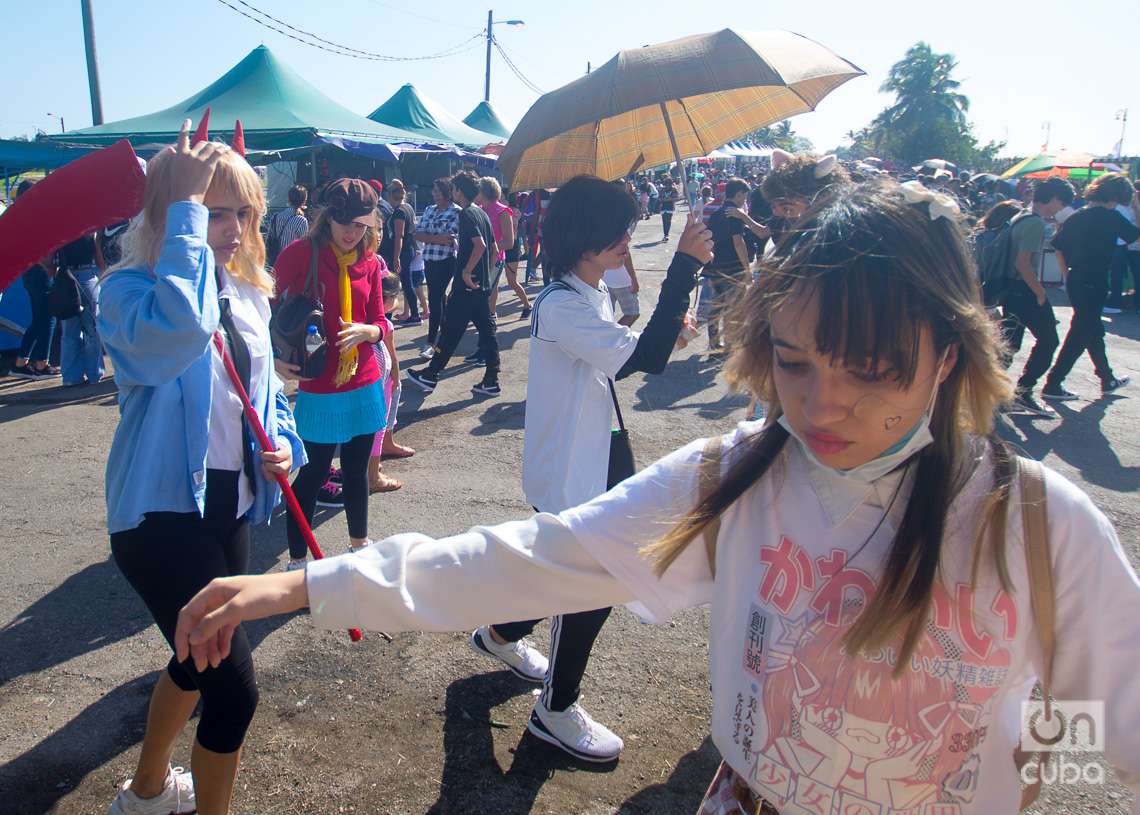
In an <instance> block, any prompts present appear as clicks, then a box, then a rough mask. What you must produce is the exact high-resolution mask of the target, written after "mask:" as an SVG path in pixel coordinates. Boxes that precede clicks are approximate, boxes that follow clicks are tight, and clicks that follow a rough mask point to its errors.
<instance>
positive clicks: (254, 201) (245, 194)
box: [107, 150, 273, 297]
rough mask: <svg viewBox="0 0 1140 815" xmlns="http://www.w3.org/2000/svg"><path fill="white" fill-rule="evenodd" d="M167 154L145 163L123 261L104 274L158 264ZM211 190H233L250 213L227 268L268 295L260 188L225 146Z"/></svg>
mask: <svg viewBox="0 0 1140 815" xmlns="http://www.w3.org/2000/svg"><path fill="white" fill-rule="evenodd" d="M172 156H173V153H172V152H170V151H169V150H163V151H161V152H159V153H158V154H156V155H155V156H154V158H152V159H151V160H150V161H149V162H147V165H146V192H145V194H144V196H143V209H142V215H141V216H140V217H138V218H136V219H135V220H134V221H133V222H132V223H131V226H130V228H129V229H128V230H127V232H126V234H125V235H124V236H123V259H122V260H121V261H120V262H119V263H118V264H116V265H115V266H113V267H111V268H110V269H109V270H108V271H107V274H111V273H113V272H115V271H117V270H118V269H139V268H145V269H153V268H154V266H155V264H156V263H158V256H159V253H160V252H161V251H162V242H163V240H164V239H165V237H166V211H167V210H168V209H169V208H170V205H171V204H173V203H175V200H176V199H175V198H174V187H173V184H172V178H171V162H170V158H171V157H172ZM216 189H222V190H226V191H227V192H231V193H233V194H234V196H235V197H236V198H238V199H239V200H241V201H242V202H244V203H245V204H246V205H247V206H249V207H250V208H251V209H252V210H253V213H254V215H253V217H252V218H251V219H250V221H249V224H248V225H247V226H246V228H245V231H244V232H243V233H242V236H241V245H240V246H239V247H238V250H237V253H236V254H234V257H233V260H231V261H230V263H229V265H228V266H227V271H228V272H229V274H230V275H232V276H233V277H234V278H236V279H237V280H240V281H242V282H244V283H248V284H249V285H251V286H253V287H254V288H255V289H257V290H258V291H259V292H261V293H262V294H264V295H266V296H269V297H272V296H273V277H272V276H271V275H270V274H269V273H268V272H267V271H266V270H265V241H264V240H262V237H261V219H262V218H263V217H265V193H264V192H263V191H262V189H261V179H260V178H258V177H257V173H255V172H254V171H253V168H252V167H250V166H249V163H248V162H247V161H246V160H245V159H244V158H242V157H241V156H240V155H238V154H237V153H235V152H233V151H232V150H230V151H226V152H225V153H223V154H222V157H221V160H219V161H218V163H217V165H216V167H215V169H214V178H213V180H212V181H211V182H210V190H216ZM207 194H208V193H207Z"/></svg>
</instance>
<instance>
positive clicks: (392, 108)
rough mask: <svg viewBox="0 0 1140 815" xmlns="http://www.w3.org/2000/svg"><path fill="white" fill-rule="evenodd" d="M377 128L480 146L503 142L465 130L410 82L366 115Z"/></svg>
mask: <svg viewBox="0 0 1140 815" xmlns="http://www.w3.org/2000/svg"><path fill="white" fill-rule="evenodd" d="M368 118H369V119H371V120H372V121H373V122H377V123H378V124H379V125H382V126H386V127H392V128H396V129H399V130H402V131H406V132H411V133H414V134H416V136H415V138H418V139H421V140H423V139H427V140H429V141H440V142H450V143H452V144H460V145H463V146H465V147H482V146H484V145H487V144H492V143H498V142H502V141H504V139H503V137H502V136H499V135H497V134H494V133H486V132H484V131H482V130H477V129H475V128H473V127H469V126H468V125H465V124H464V123H463V122H461V121H460V120H459V119H458V118H456V117H455V116H453V115H452V114H451V113H449V112H448V110H447V109H446V108H445V107H444V106H443V105H441V104H440V103H439V102H437V101H435V100H434V99H432V98H431V97H429V96H425V95H424V94H422V93H420V92H419V91H418V90H416V87H415V86H414V85H412V84H411V83H410V82H409V83H408V84H406V85H404V86H403V87H401V88H400V89H399V90H398V91H396V92H395V93H394V94H392V96H391V97H389V99H388V101H386V102H385V103H384V104H382V105H381V106H380V107H378V108H376V110H374V111H372V112H371V113H369V114H368Z"/></svg>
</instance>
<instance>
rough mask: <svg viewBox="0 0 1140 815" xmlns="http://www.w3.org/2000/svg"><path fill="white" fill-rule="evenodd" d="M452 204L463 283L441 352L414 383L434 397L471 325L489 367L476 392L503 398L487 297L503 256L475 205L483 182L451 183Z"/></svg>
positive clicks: (461, 178)
mask: <svg viewBox="0 0 1140 815" xmlns="http://www.w3.org/2000/svg"><path fill="white" fill-rule="evenodd" d="M451 185H452V190H451V196H452V200H453V201H455V203H456V204H457V205H458V206H459V247H458V253H459V256H458V259H457V266H458V268H459V277H458V278H457V279H456V281H455V284H454V285H453V286H452V287H451V296H450V297H449V298H448V300H447V309H446V310H445V312H444V317H443V328H442V329H441V330H440V340H439V350H438V351H437V352H436V354H435V355H434V356H433V357H432V360H431V362H430V363H428V365H427V367H426V368H420V369H419V370H416V369H409V370H408V379H410V380H411V381H412V382H413V383H414V384H415V385H416V386H417V387H419V388H420V389H421V390H423V391H426V392H427V393H431V392H432V391H433V390H435V386H436V383H437V382H438V381H439V374H440V371H442V370H443V369H444V368H446V367H447V363H448V361H449V360H450V359H451V355H452V354H454V353H455V347H456V346H457V345H459V340H460V339H461V338H462V337H463V332H464V331H466V330H467V325H468V324H469V323H475V329H476V330H477V331H478V332H479V353H480V354H481V355H482V357H483V359H484V360H485V361H486V368H485V369H484V372H483V380H482V381H481V382H480V383H479V384H478V385H476V386H475V387H473V388H472V389H471V390H472V392H474V393H476V394H480V395H482V396H498V395H499V393H500V392H501V391H500V389H499V342H498V340H497V339H496V337H495V326H494V324H493V323H492V322H491V307H490V303H489V301H488V299H487V293H488V292H489V291H490V288H491V259H492V258H493V257H495V255H496V254H497V253H498V249H497V248H496V246H495V238H494V236H493V234H492V231H491V220H490V218H488V217H487V213H485V212H484V211H483V210H482V209H480V208H479V207H478V206H476V204H475V196H476V195H478V194H479V179H478V178H476V176H475V175H474V174H472V173H460V174H459V175H457V176H455V177H454V178H453V179H451Z"/></svg>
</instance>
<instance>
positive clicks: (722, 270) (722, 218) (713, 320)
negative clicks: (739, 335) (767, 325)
mask: <svg viewBox="0 0 1140 815" xmlns="http://www.w3.org/2000/svg"><path fill="white" fill-rule="evenodd" d="M748 192H749V190H748V182H747V181H745V180H744V179H742V178H730V179H729V180H728V182H727V183H726V184H725V187H724V206H722V207H721V208H720V209H718V210H717V211H716V212H714V213H713V214H712V215H711V216H709V221H708V227H709V231H710V232H712V239H713V259H712V262H710V263H709V264H708V265H707V266H705V268H704V269H702V270H701V277H702V278H703V281H702V284H703V292H702V297H703V299H704V301H705V302H704V308H702V309H701V310H702V311H703V312H704V313H705V314H707V315H708V321H709V324H708V330H709V350H710V351H711V352H713V353H718V352H721V351H723V350H724V343H722V342H721V341H720V317H721V312H722V311H723V310H724V306H725V305H726V304H727V302H728V298H729V297H730V296H731V294H732V292H733V290H735V289H737V288H738V287H743V286H744V285H745V283H746V281H745V279H744V277H745V270H747V268H748V247H747V245H746V244H745V242H744V231H745V227H744V221H742V220H740V219H739V218H732V217H729V215H728V210H729V208H736V209H740V208H742V207H743V206H744V202H745V201H747V200H748Z"/></svg>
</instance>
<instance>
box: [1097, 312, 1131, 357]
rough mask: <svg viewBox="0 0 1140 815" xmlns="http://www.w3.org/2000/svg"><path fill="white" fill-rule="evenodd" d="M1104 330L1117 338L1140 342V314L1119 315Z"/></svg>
mask: <svg viewBox="0 0 1140 815" xmlns="http://www.w3.org/2000/svg"><path fill="white" fill-rule="evenodd" d="M1104 330H1105V331H1106V332H1107V333H1109V334H1114V335H1116V336H1117V337H1124V338H1125V339H1128V340H1140V314H1117V315H1115V316H1113V317H1112V318H1111V319H1110V320H1109V321H1108V322H1107V323H1106V324H1105V326H1104ZM1109 361H1110V362H1111V360H1109Z"/></svg>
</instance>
